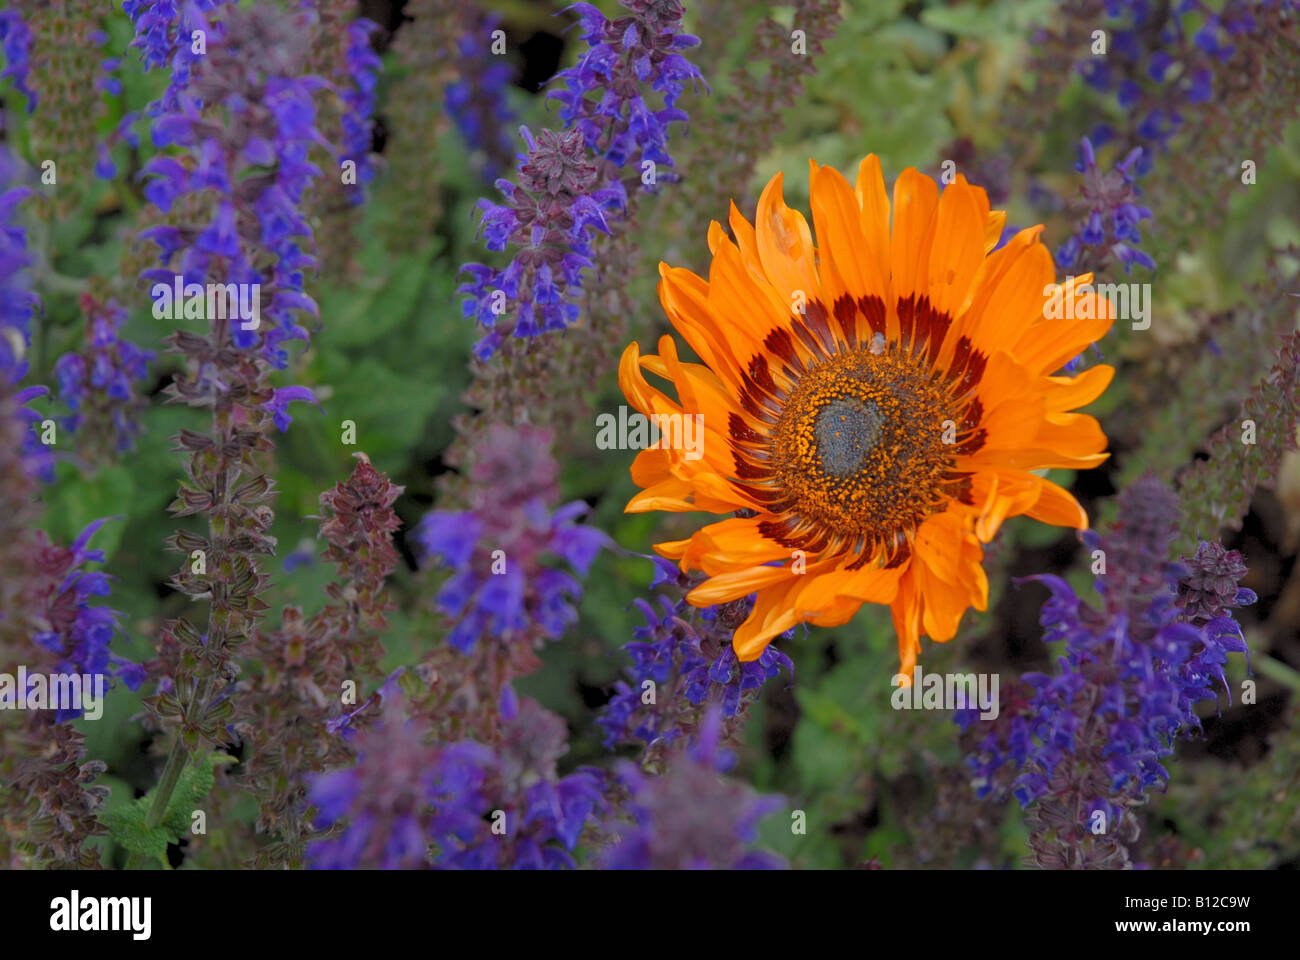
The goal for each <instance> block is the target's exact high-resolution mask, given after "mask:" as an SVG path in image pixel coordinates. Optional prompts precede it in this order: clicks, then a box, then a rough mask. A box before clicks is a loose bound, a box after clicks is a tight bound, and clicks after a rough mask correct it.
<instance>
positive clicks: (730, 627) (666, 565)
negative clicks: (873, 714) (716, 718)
mask: <svg viewBox="0 0 1300 960" xmlns="http://www.w3.org/2000/svg"><path fill="white" fill-rule="evenodd" d="M649 559H651V560H653V562H654V564H655V585H658V584H662V583H671V584H673V585H674V586H680V587H682V588H683V589H688V588H689V587H690V586H691V585H692V584H693V583H694V581H693V580H689V579H688V578H686V577H684V576H683V575H682V574H681V572H680V571H679V570H678V569H677V567H676V566H675V565H673V564H672V563H670V562H668V561H667V560H664V559H663V558H662V557H651V558H649ZM657 599H658V602H659V609H656V608H655V607H654V606H652V605H651V603H649V602H648V601H646V600H644V599H640V598H638V599H637V600H635V601H633V602H634V604H635V606H636V607H637V609H638V610H640V611H641V614H642V616H644V617H645V620H646V623H645V626H642V627H637V628H636V631H635V635H634V636H635V639H633V640H632V641H631V642H629V643H627V644H625V645H624V647H623V649H624V651H625V652H626V653H627V654H628V655H629V656H630V657H631V659H632V663H631V665H630V666H628V667H627V669H626V670H625V676H626V680H620V681H618V682H617V683H616V684H615V685H614V695H613V696H612V697H611V698H610V700H609V702H608V703H607V704H606V705H605V706H604V707H603V708H602V709H601V712H600V715H599V716H598V717H597V718H596V723H597V724H598V725H599V726H600V727H601V728H602V729H603V730H604V731H605V746H607V747H612V746H616V745H617V744H620V743H624V742H627V741H641V743H642V744H643V745H644V746H645V747H650V746H652V745H653V746H662V745H666V744H671V743H674V742H676V741H677V740H679V739H680V738H682V737H683V736H684V735H686V734H688V733H689V732H690V731H691V730H692V729H694V727H695V726H696V725H697V723H698V722H699V718H700V715H701V713H702V712H703V710H704V709H705V707H706V706H707V705H708V704H711V703H712V704H718V705H720V706H721V708H722V713H723V716H724V717H726V718H728V719H730V718H733V717H736V716H737V715H739V714H742V713H743V711H744V710H745V709H746V708H747V707H748V706H749V704H750V703H751V702H752V701H753V699H754V697H755V696H756V695H757V692H758V691H759V690H760V689H761V688H762V687H763V685H764V684H765V683H766V682H767V681H768V680H771V679H774V678H776V677H778V676H780V674H781V671H782V669H784V670H785V671H786V673H787V674H788V675H790V676H793V675H794V664H793V663H792V662H791V660H790V658H789V657H787V656H786V655H785V654H784V653H782V652H781V651H780V650H778V649H777V648H776V647H775V646H771V645H769V646H768V647H767V648H766V649H765V650H764V651H763V653H762V655H761V656H760V657H759V658H758V659H757V660H751V661H748V662H745V663H742V662H740V661H739V660H738V659H737V658H736V652H735V650H734V649H733V648H732V644H731V637H732V633H733V632H734V631H735V628H736V626H737V625H738V624H740V623H743V622H744V620H745V618H746V617H748V616H749V612H750V610H751V609H752V607H753V597H746V598H744V599H742V600H739V601H734V602H732V603H728V604H723V605H721V606H719V607H709V608H707V609H705V610H697V609H696V608H695V607H692V606H691V605H690V604H688V603H687V602H686V601H685V599H684V598H679V599H677V600H672V599H670V598H669V597H667V596H664V595H662V594H661V595H660V596H659V597H658V598H657ZM793 635H794V631H793V630H788V631H786V633H785V634H783V637H785V638H787V639H788V638H790V637H792V636H793ZM648 689H649V690H653V691H654V697H653V700H652V701H651V702H650V703H646V702H645V694H646V691H647V690H648Z"/></svg>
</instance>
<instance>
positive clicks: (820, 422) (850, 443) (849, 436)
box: [813, 397, 883, 477]
mask: <svg viewBox="0 0 1300 960" xmlns="http://www.w3.org/2000/svg"><path fill="white" fill-rule="evenodd" d="M882 419H883V418H882V417H881V414H880V408H879V407H878V406H876V404H874V403H872V402H871V401H869V400H866V401H864V400H859V399H857V398H856V397H844V398H840V399H836V400H832V401H830V402H829V403H827V404H826V405H825V406H823V407H822V408H821V410H819V411H818V412H817V419H816V422H815V423H814V425H813V434H814V436H815V437H816V438H817V453H818V455H819V456H820V457H821V465H822V470H823V471H824V472H826V473H828V474H830V475H831V476H833V477H849V476H853V475H854V474H856V473H857V472H858V471H859V470H860V469H861V468H862V462H863V461H864V460H865V459H866V458H867V455H868V454H870V453H871V451H872V449H873V448H874V447H875V445H876V443H877V442H878V441H879V440H880V424H881V421H882Z"/></svg>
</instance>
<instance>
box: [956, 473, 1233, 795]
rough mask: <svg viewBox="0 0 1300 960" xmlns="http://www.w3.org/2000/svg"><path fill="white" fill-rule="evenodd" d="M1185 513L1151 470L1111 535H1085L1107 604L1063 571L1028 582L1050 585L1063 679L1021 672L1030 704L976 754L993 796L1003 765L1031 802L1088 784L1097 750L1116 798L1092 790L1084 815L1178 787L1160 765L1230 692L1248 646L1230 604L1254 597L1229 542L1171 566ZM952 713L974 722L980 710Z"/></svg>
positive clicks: (1048, 627) (1049, 631)
mask: <svg viewBox="0 0 1300 960" xmlns="http://www.w3.org/2000/svg"><path fill="white" fill-rule="evenodd" d="M1177 516H1178V512H1177V499H1176V498H1175V497H1174V495H1173V493H1172V492H1170V491H1169V490H1168V489H1167V488H1166V487H1164V485H1163V484H1161V483H1160V482H1159V481H1157V480H1155V479H1154V478H1151V477H1144V478H1142V479H1140V480H1138V481H1136V482H1135V483H1134V484H1132V485H1131V486H1130V487H1129V488H1128V489H1127V490H1125V491H1124V493H1123V494H1121V496H1120V514H1119V519H1118V521H1117V524H1116V527H1115V529H1114V530H1113V531H1112V533H1110V534H1109V535H1108V536H1107V537H1105V538H1098V537H1097V536H1096V535H1095V534H1092V535H1085V537H1086V541H1085V542H1086V543H1087V545H1088V546H1089V547H1091V548H1098V549H1102V550H1104V555H1105V557H1106V563H1107V569H1106V572H1105V574H1104V575H1103V576H1101V577H1099V578H1098V579H1097V581H1096V584H1095V586H1096V590H1097V592H1098V594H1099V595H1100V596H1101V598H1102V600H1103V607H1102V609H1101V610H1097V609H1094V608H1093V607H1091V606H1089V605H1088V604H1085V603H1084V602H1083V601H1082V600H1081V599H1080V598H1079V597H1078V596H1077V595H1076V594H1075V592H1074V590H1073V589H1072V588H1071V587H1070V585H1069V584H1067V583H1066V582H1065V581H1064V580H1062V579H1060V578H1059V577H1055V576H1049V575H1044V576H1037V577H1029V578H1026V579H1028V580H1032V581H1036V582H1039V583H1042V584H1043V585H1044V586H1046V587H1047V588H1048V590H1049V591H1050V596H1049V598H1048V600H1047V602H1046V603H1044V605H1043V608H1042V612H1041V616H1040V623H1041V624H1042V626H1043V629H1044V633H1043V640H1044V642H1046V643H1049V644H1061V646H1062V650H1061V654H1060V656H1059V657H1058V658H1057V660H1056V670H1055V672H1054V673H1052V674H1050V675H1049V674H1026V675H1025V676H1024V678H1023V680H1024V682H1025V684H1026V685H1027V691H1026V692H1027V699H1026V701H1025V702H1024V703H1023V704H1022V705H1018V706H1017V708H1016V709H1015V710H1014V711H1013V714H1012V716H1011V719H1010V720H1009V721H1008V722H1007V723H1005V724H1004V725H1003V726H1002V728H1001V729H1000V730H999V729H994V730H992V731H991V732H990V733H989V734H987V735H986V736H985V737H983V738H982V739H981V740H979V741H978V742H977V744H976V747H975V753H974V754H973V755H972V756H971V757H969V758H968V759H969V762H970V764H971V766H972V767H973V768H974V769H975V770H976V771H977V772H978V774H979V775H980V778H981V779H982V780H983V781H984V787H983V788H982V789H983V791H984V792H987V790H988V784H989V782H990V781H991V779H992V777H993V774H994V773H995V772H996V771H997V770H998V768H1000V767H1001V766H1002V765H1004V764H1006V763H1011V764H1013V765H1014V766H1015V767H1016V768H1017V769H1018V770H1019V771H1020V776H1019V778H1018V779H1017V780H1016V781H1015V783H1014V784H1013V785H1012V789H1013V791H1014V792H1015V794H1016V796H1017V797H1018V799H1019V800H1020V802H1021V804H1022V805H1025V806H1027V805H1029V804H1031V803H1033V802H1034V801H1035V800H1037V799H1038V798H1040V797H1042V796H1043V795H1044V794H1046V793H1049V792H1050V793H1053V794H1062V792H1063V791H1064V792H1067V793H1068V791H1070V790H1078V789H1084V788H1083V787H1080V786H1079V784H1081V783H1089V782H1094V781H1092V780H1089V779H1088V777H1089V774H1088V773H1087V770H1088V769H1089V768H1090V767H1091V766H1092V764H1093V763H1094V761H1093V759H1091V758H1093V757H1097V758H1099V759H1100V762H1101V763H1102V764H1103V767H1104V769H1103V770H1101V771H1098V772H1099V773H1103V774H1104V776H1105V778H1106V781H1107V782H1108V784H1109V793H1108V794H1104V795H1097V796H1092V795H1087V796H1084V797H1083V800H1084V802H1087V803H1090V804H1094V805H1093V806H1089V808H1088V809H1089V810H1091V809H1098V807H1097V806H1095V804H1114V803H1118V802H1119V799H1120V798H1123V797H1127V798H1129V799H1130V800H1131V801H1134V802H1136V801H1140V799H1141V798H1142V797H1143V796H1144V794H1145V792H1146V791H1147V790H1149V789H1151V788H1155V787H1162V786H1163V785H1164V784H1165V783H1167V782H1168V780H1169V772H1168V770H1166V769H1165V767H1164V766H1163V765H1162V761H1163V760H1164V759H1165V758H1167V757H1170V756H1172V755H1173V753H1174V743H1175V741H1176V740H1178V739H1180V738H1184V737H1188V736H1191V735H1194V734H1196V733H1198V732H1199V731H1200V729H1201V721H1200V718H1199V717H1198V716H1197V713H1196V709H1195V708H1196V705H1197V704H1198V703H1200V702H1201V701H1204V700H1217V695H1218V694H1217V691H1218V689H1219V688H1220V687H1221V688H1223V689H1224V690H1225V691H1226V692H1227V693H1228V696H1229V699H1231V691H1230V690H1229V688H1228V684H1227V679H1226V676H1225V674H1224V666H1225V664H1226V663H1227V659H1228V654H1230V653H1246V652H1247V649H1246V643H1245V640H1244V638H1243V636H1242V633H1241V628H1240V627H1239V626H1238V625H1237V624H1236V622H1235V621H1234V620H1233V619H1232V616H1231V613H1230V612H1229V611H1230V608H1231V607H1234V606H1237V605H1239V604H1241V603H1249V602H1252V601H1253V600H1254V594H1252V593H1251V592H1250V591H1248V590H1241V589H1240V588H1238V587H1237V585H1236V578H1237V577H1238V576H1240V575H1241V574H1242V573H1244V572H1245V566H1244V564H1243V563H1241V562H1240V555H1231V554H1229V553H1228V552H1226V551H1223V550H1222V547H1216V546H1209V545H1202V547H1201V548H1200V549H1199V550H1198V552H1197V557H1196V558H1194V559H1192V560H1185V561H1184V562H1183V563H1168V562H1166V554H1167V551H1168V548H1169V543H1170V540H1171V538H1172V533H1173V530H1174V527H1175V523H1176V520H1177ZM956 719H957V722H958V723H959V724H961V726H962V728H963V729H964V730H969V729H970V727H971V726H972V724H973V723H974V722H975V714H974V712H973V711H964V712H960V713H959V715H958V717H957V718H956ZM1080 778H1082V779H1080Z"/></svg>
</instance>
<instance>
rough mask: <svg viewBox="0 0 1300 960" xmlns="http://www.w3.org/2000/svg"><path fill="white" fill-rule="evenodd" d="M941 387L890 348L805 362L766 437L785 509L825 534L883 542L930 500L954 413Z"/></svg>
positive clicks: (918, 517)
mask: <svg viewBox="0 0 1300 960" xmlns="http://www.w3.org/2000/svg"><path fill="white" fill-rule="evenodd" d="M946 386H947V385H946V384H945V383H944V381H943V380H942V378H941V377H940V375H939V374H938V373H936V372H935V371H934V370H933V369H932V368H931V367H930V366H929V365H928V364H927V363H925V361H924V360H923V359H919V358H914V357H912V356H910V355H901V354H900V353H899V352H898V350H897V348H896V347H893V348H891V349H889V350H876V351H873V350H870V349H862V350H858V351H854V352H851V353H843V354H840V355H839V356H836V357H834V358H832V359H830V360H828V361H824V362H822V363H820V364H818V365H817V366H815V367H813V368H812V369H811V370H809V371H808V372H807V373H806V374H805V375H804V376H803V377H801V378H800V379H799V381H798V382H797V383H796V384H795V385H794V387H793V388H792V389H791V391H790V393H789V395H788V397H787V398H786V404H785V411H784V413H783V414H782V416H781V419H780V420H779V421H778V423H777V425H776V430H775V434H774V438H773V445H772V453H773V458H772V460H773V466H774V468H775V473H776V477H777V479H778V480H779V482H780V483H781V484H783V485H784V487H785V489H786V491H787V493H788V494H789V495H790V498H791V499H792V500H793V502H794V507H795V510H796V511H797V512H798V513H799V514H800V515H801V516H803V517H804V518H806V519H808V520H812V521H815V522H816V523H818V524H819V525H820V526H822V527H823V529H825V530H827V531H828V532H830V533H832V534H836V535H839V536H844V537H853V538H861V539H865V540H868V541H882V540H883V541H889V540H892V539H893V535H894V534H895V533H896V532H898V531H907V530H911V529H914V528H915V527H916V526H917V525H918V524H919V523H920V522H921V521H922V520H924V519H925V518H926V517H927V516H929V515H930V514H931V513H934V512H935V511H936V510H938V509H940V508H941V507H942V504H943V498H944V494H945V487H946V486H947V483H946V482H945V481H946V480H950V479H951V478H952V474H951V470H952V467H953V461H952V457H953V453H954V449H953V446H952V445H951V443H952V438H955V435H956V420H957V419H958V418H956V417H955V416H953V414H952V412H951V411H952V407H953V406H954V404H953V400H952V397H951V395H950V394H949V392H948V390H947V389H946ZM945 421H949V429H948V430H947V431H945ZM945 432H947V433H948V435H949V437H950V441H949V443H948V444H945V443H944V442H943V440H944V435H945Z"/></svg>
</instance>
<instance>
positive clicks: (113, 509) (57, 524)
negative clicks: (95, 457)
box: [44, 463, 135, 562]
mask: <svg viewBox="0 0 1300 960" xmlns="http://www.w3.org/2000/svg"><path fill="white" fill-rule="evenodd" d="M56 477H57V479H56V482H55V483H54V484H52V485H51V486H50V487H49V488H48V489H47V490H46V491H45V517H44V525H45V528H46V532H48V533H49V535H50V538H51V539H52V540H54V541H55V542H56V543H64V544H67V543H71V542H72V541H73V540H75V539H76V538H77V534H79V533H81V531H82V530H83V529H85V527H86V525H87V524H89V523H91V522H92V521H95V520H99V519H100V518H102V517H116V516H120V515H122V514H126V513H127V512H128V511H129V510H130V509H131V499H132V497H133V496H134V495H135V479H134V477H133V475H132V473H131V471H130V470H129V469H128V468H127V467H125V466H115V467H106V468H104V469H102V470H99V471H98V472H97V473H95V474H94V475H93V476H89V477H84V476H81V475H80V474H79V473H78V472H77V470H76V468H75V467H73V466H72V465H71V464H67V463H62V464H59V465H58V467H57V474H56ZM125 532H126V521H125V520H115V521H113V522H111V523H106V524H104V526H103V527H102V528H100V530H99V532H98V533H96V534H95V537H94V539H93V540H92V541H91V544H90V545H91V546H92V547H94V548H95V549H97V550H103V551H104V557H105V562H108V561H111V560H112V559H113V554H115V553H116V552H117V548H118V545H119V544H120V543H121V542H122V534H124V533H125Z"/></svg>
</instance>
